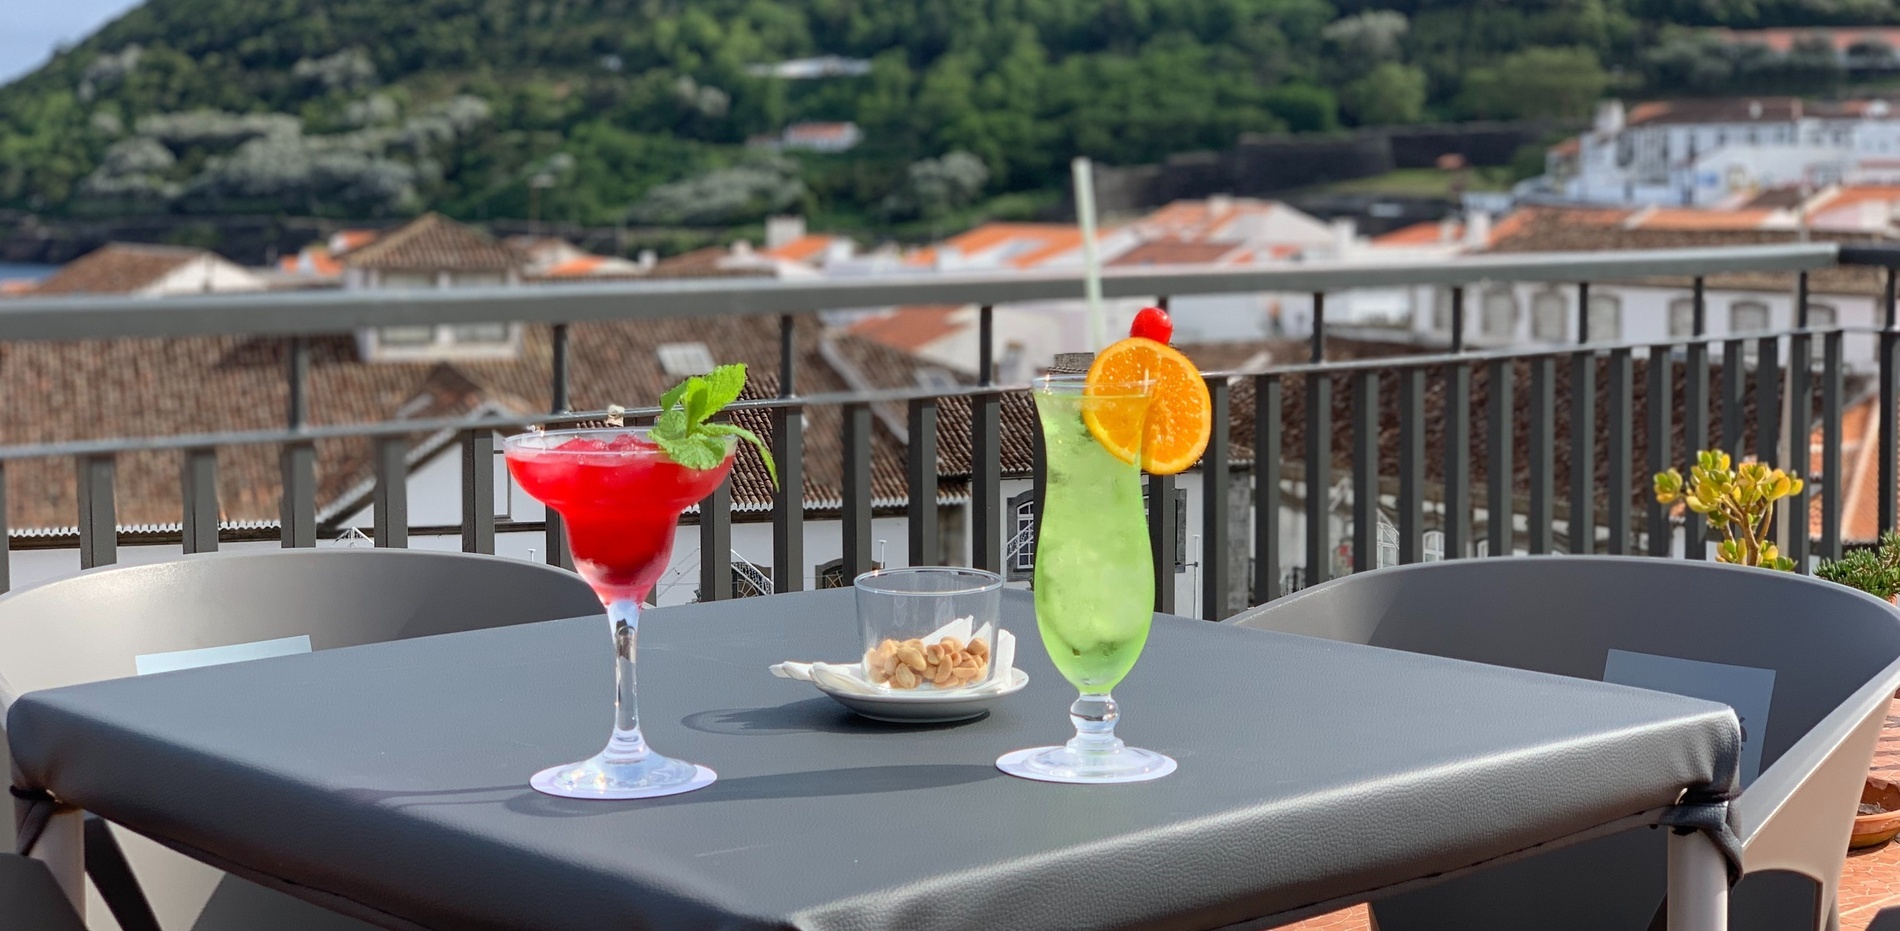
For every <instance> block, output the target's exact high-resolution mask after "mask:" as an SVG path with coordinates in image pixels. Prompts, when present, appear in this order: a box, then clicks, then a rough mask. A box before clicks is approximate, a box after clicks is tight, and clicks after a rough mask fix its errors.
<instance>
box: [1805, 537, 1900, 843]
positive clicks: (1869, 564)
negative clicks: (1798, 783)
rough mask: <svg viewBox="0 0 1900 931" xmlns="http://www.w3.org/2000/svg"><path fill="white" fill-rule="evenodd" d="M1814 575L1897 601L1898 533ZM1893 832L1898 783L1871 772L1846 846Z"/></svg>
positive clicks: (1881, 839) (1899, 814)
mask: <svg viewBox="0 0 1900 931" xmlns="http://www.w3.org/2000/svg"><path fill="white" fill-rule="evenodd" d="M1814 574H1815V575H1817V576H1820V577H1821V578H1823V579H1826V580H1828V581H1830V582H1836V583H1839V584H1841V585H1845V586H1847V587H1848V588H1855V589H1859V590H1861V591H1863V592H1866V593H1867V594H1869V595H1872V596H1874V597H1875V598H1880V599H1883V600H1886V601H1889V602H1900V533H1895V532H1892V531H1889V532H1888V533H1887V534H1886V535H1884V536H1882V537H1881V538H1880V542H1879V544H1877V545H1875V546H1870V547H1865V548H1862V549H1857V550H1854V551H1852V552H1849V553H1848V554H1847V555H1845V556H1842V557H1841V558H1839V559H1836V560H1833V561H1830V562H1826V563H1822V564H1821V567H1820V568H1818V569H1816V570H1814ZM1896 834H1900V784H1896V783H1895V782H1893V781H1892V780H1889V779H1883V778H1881V777H1878V776H1872V775H1870V776H1868V777H1867V785H1866V787H1864V788H1863V789H1862V790H1861V795H1860V811H1859V812H1858V813H1857V814H1856V815H1855V816H1854V834H1853V837H1852V838H1851V839H1850V840H1849V842H1848V846H1849V847H1872V846H1874V845H1876V844H1884V843H1886V842H1887V841H1889V840H1892V839H1893V838H1894V836H1895V835H1896Z"/></svg>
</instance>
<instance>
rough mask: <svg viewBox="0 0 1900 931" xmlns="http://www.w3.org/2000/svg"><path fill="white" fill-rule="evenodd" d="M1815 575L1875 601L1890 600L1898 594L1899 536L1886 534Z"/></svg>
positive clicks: (1831, 562)
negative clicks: (1877, 540) (1870, 597)
mask: <svg viewBox="0 0 1900 931" xmlns="http://www.w3.org/2000/svg"><path fill="white" fill-rule="evenodd" d="M1814 574H1815V575H1817V576H1820V577H1821V578H1824V579H1826V580H1828V581H1830V582H1838V583H1840V584H1842V585H1845V586H1847V587H1848V588H1857V589H1860V590H1861V591H1863V592H1866V593H1867V594H1869V595H1872V596H1874V597H1875V598H1882V599H1891V598H1893V596H1894V595H1896V594H1900V533H1896V532H1893V531H1888V532H1887V534H1886V535H1885V536H1882V537H1881V538H1880V543H1879V544H1878V545H1875V546H1870V547H1865V548H1862V549H1857V550H1853V551H1851V552H1849V553H1848V554H1847V555H1845V556H1842V557H1841V558H1839V559H1836V560H1832V561H1829V562H1826V563H1822V564H1821V567H1820V568H1818V569H1816V570H1814Z"/></svg>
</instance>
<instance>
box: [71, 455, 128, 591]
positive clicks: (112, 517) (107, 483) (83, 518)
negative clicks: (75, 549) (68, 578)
mask: <svg viewBox="0 0 1900 931" xmlns="http://www.w3.org/2000/svg"><path fill="white" fill-rule="evenodd" d="M73 467H74V473H75V474H76V475H77V476H78V480H79V568H81V569H92V568H95V567H97V566H110V565H112V564H113V563H115V562H118V561H119V526H118V509H117V507H115V506H114V504H113V501H112V479H113V473H114V472H115V471H116V470H117V469H116V467H117V463H116V462H115V461H114V459H113V457H112V454H110V453H104V454H100V455H89V456H80V457H78V458H77V459H75V460H74V462H73Z"/></svg>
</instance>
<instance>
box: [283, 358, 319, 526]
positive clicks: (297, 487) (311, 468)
mask: <svg viewBox="0 0 1900 931" xmlns="http://www.w3.org/2000/svg"><path fill="white" fill-rule="evenodd" d="M284 362H285V364H284V380H285V382H286V383H287V386H288V389H289V391H288V394H287V398H288V410H287V411H286V412H285V420H287V421H288V422H289V425H290V429H292V430H300V429H302V428H303V425H304V424H305V423H306V422H308V421H309V419H310V401H309V397H308V395H307V393H306V392H307V390H308V387H309V383H310V341H309V340H308V339H307V338H305V337H302V336H293V337H291V338H290V347H289V352H288V353H286V355H285V360H284ZM277 467H278V472H279V473H280V477H281V480H282V483H283V484H282V489H283V496H282V498H281V499H279V501H278V505H277V519H278V525H279V526H278V542H279V543H280V544H281V545H282V546H283V547H284V548H286V549H289V548H292V547H311V546H316V545H317V450H316V446H315V445H313V444H312V443H310V442H309V441H302V442H292V443H285V444H284V446H283V449H282V450H280V451H279V453H278V462H277Z"/></svg>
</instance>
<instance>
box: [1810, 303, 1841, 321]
mask: <svg viewBox="0 0 1900 931" xmlns="http://www.w3.org/2000/svg"><path fill="white" fill-rule="evenodd" d="M1840 322H1841V312H1840V311H1838V310H1836V309H1834V305H1832V304H1816V303H1813V302H1809V304H1808V326H1811V327H1831V326H1839V325H1840Z"/></svg>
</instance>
